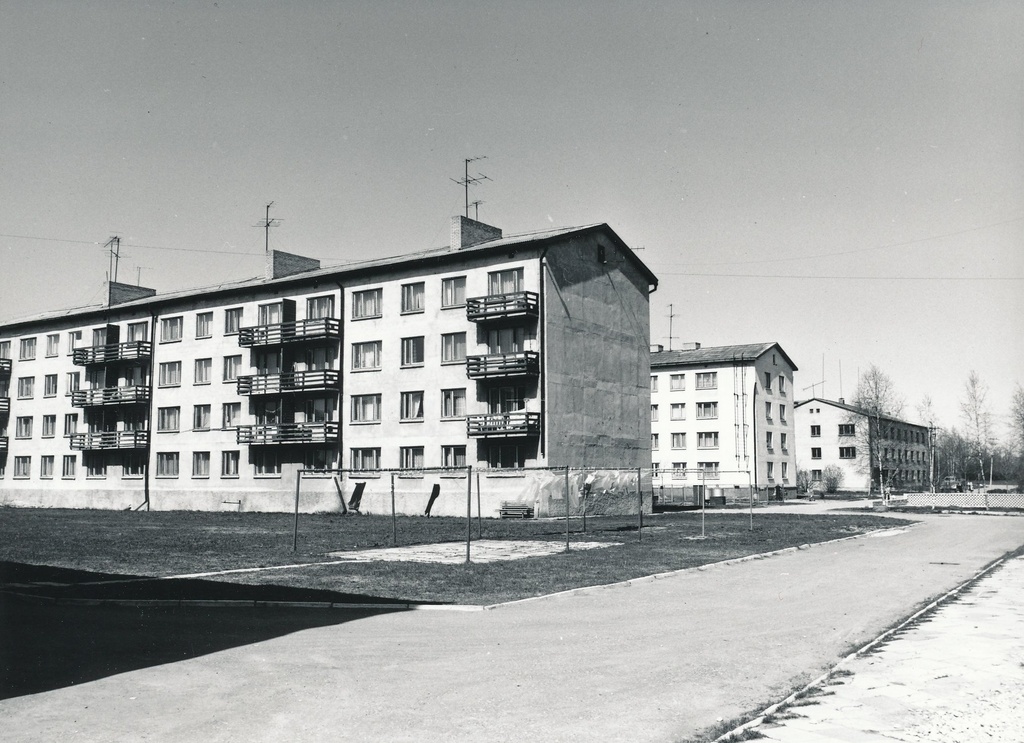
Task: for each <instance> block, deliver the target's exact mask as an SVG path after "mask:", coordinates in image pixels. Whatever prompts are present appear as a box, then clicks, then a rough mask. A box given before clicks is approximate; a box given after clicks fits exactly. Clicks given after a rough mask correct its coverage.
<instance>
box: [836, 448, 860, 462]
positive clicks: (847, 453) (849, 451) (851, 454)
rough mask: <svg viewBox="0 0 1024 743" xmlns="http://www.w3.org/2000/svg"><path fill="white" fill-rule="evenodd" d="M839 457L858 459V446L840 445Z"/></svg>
mask: <svg viewBox="0 0 1024 743" xmlns="http://www.w3.org/2000/svg"><path fill="white" fill-rule="evenodd" d="M839 458H840V459H856V458H857V447H856V446H840V447H839Z"/></svg>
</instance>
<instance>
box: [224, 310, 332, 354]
mask: <svg viewBox="0 0 1024 743" xmlns="http://www.w3.org/2000/svg"><path fill="white" fill-rule="evenodd" d="M340 339H341V321H340V320H338V319H337V318H334V317H325V318H322V319H319V320H294V321H292V322H282V323H277V324H276V325H256V326H254V327H251V328H242V329H241V330H239V331H238V345H239V346H242V347H243V348H250V347H252V346H279V345H282V344H284V343H301V342H304V341H317V340H340Z"/></svg>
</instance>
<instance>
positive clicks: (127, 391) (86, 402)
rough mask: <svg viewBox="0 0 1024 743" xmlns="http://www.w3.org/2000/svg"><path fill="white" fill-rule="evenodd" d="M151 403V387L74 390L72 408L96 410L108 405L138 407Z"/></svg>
mask: <svg viewBox="0 0 1024 743" xmlns="http://www.w3.org/2000/svg"><path fill="white" fill-rule="evenodd" d="M146 402H149V387H138V386H134V387H104V388H102V389H96V390H74V391H73V392H72V393H71V406H72V407H75V408H96V407H103V406H106V405H136V404H139V403H146Z"/></svg>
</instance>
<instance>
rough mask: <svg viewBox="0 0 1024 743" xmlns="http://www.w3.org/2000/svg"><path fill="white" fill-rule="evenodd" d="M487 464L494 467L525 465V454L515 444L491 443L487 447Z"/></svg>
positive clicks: (509, 467)
mask: <svg viewBox="0 0 1024 743" xmlns="http://www.w3.org/2000/svg"><path fill="white" fill-rule="evenodd" d="M487 465H488V466H489V467H492V468H494V469H517V468H521V467H525V466H526V455H525V453H524V452H523V450H522V449H521V448H520V447H519V446H517V445H516V444H491V445H490V446H489V447H487Z"/></svg>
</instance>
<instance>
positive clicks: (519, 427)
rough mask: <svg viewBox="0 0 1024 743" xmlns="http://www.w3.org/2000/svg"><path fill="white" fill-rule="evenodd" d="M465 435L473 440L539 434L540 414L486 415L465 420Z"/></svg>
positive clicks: (471, 416)
mask: <svg viewBox="0 0 1024 743" xmlns="http://www.w3.org/2000/svg"><path fill="white" fill-rule="evenodd" d="M466 434H467V435H469V436H471V437H474V438H511V437H514V436H537V435H539V434H540V413H527V412H526V411H525V410H520V411H517V412H515V413H486V414H484V415H470V416H468V417H467V418H466Z"/></svg>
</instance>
